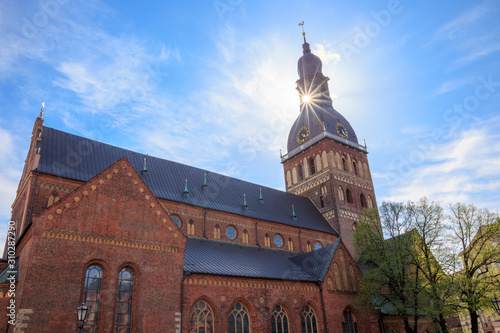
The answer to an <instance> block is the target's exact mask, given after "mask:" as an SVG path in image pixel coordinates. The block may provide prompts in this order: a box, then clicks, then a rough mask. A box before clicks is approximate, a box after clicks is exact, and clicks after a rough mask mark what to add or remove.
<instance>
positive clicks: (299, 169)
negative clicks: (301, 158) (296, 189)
mask: <svg viewBox="0 0 500 333" xmlns="http://www.w3.org/2000/svg"><path fill="white" fill-rule="evenodd" d="M297 178H298V180H299V181H301V180H302V179H304V170H303V169H302V164H300V163H299V166H298V167H297Z"/></svg>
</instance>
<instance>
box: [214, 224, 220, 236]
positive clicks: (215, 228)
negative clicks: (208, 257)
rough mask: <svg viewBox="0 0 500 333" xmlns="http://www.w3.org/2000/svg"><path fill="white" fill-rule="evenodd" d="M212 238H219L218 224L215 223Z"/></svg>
mask: <svg viewBox="0 0 500 333" xmlns="http://www.w3.org/2000/svg"><path fill="white" fill-rule="evenodd" d="M214 238H215V239H220V227H219V225H218V224H216V225H215V227H214Z"/></svg>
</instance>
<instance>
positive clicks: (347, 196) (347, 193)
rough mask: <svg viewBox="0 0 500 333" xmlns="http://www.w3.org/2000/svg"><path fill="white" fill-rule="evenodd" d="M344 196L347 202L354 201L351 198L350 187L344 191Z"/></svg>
mask: <svg viewBox="0 0 500 333" xmlns="http://www.w3.org/2000/svg"><path fill="white" fill-rule="evenodd" d="M345 196H346V198H347V203H353V202H354V201H353V200H352V192H351V190H350V189H347V190H346V191H345Z"/></svg>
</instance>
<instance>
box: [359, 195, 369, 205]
mask: <svg viewBox="0 0 500 333" xmlns="http://www.w3.org/2000/svg"><path fill="white" fill-rule="evenodd" d="M359 200H360V201H361V207H363V208H367V207H368V205H367V203H366V197H365V195H364V194H363V193H361V195H360V196H359Z"/></svg>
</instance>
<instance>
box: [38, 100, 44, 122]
mask: <svg viewBox="0 0 500 333" xmlns="http://www.w3.org/2000/svg"><path fill="white" fill-rule="evenodd" d="M44 107H45V103H44V102H42V108H41V109H40V114H39V115H38V118H40V119H43V108H44Z"/></svg>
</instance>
